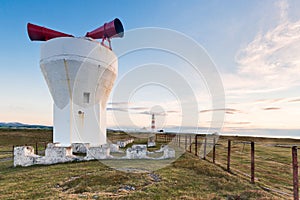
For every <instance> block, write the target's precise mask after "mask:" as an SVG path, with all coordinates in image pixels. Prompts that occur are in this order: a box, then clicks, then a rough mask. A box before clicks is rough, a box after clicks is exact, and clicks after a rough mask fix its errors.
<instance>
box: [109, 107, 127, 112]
mask: <svg viewBox="0 0 300 200" xmlns="http://www.w3.org/2000/svg"><path fill="white" fill-rule="evenodd" d="M106 110H107V111H121V112H128V110H127V109H126V108H115V107H114V108H106Z"/></svg>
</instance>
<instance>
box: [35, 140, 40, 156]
mask: <svg viewBox="0 0 300 200" xmlns="http://www.w3.org/2000/svg"><path fill="white" fill-rule="evenodd" d="M35 154H36V155H38V154H39V151H38V143H37V142H36V143H35Z"/></svg>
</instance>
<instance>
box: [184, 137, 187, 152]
mask: <svg viewBox="0 0 300 200" xmlns="http://www.w3.org/2000/svg"><path fill="white" fill-rule="evenodd" d="M186 147H187V136H186V135H185V136H184V150H185V151H186Z"/></svg>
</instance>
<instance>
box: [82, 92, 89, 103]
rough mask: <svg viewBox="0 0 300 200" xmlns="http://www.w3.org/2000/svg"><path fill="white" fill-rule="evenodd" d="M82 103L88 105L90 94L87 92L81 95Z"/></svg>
mask: <svg viewBox="0 0 300 200" xmlns="http://www.w3.org/2000/svg"><path fill="white" fill-rule="evenodd" d="M83 103H90V93H89V92H84V93H83Z"/></svg>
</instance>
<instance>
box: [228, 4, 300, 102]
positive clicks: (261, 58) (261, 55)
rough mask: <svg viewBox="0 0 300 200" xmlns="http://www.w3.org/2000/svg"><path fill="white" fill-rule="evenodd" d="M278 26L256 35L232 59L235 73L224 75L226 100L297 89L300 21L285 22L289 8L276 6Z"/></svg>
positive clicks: (299, 74) (299, 58) (298, 83)
mask: <svg viewBox="0 0 300 200" xmlns="http://www.w3.org/2000/svg"><path fill="white" fill-rule="evenodd" d="M277 7H278V8H279V13H278V15H279V17H280V21H279V23H278V24H277V25H276V26H275V27H274V28H272V29H269V30H268V31H266V32H262V31H259V32H258V34H257V35H256V36H255V37H254V39H253V40H252V41H251V42H250V43H248V45H247V46H245V47H244V48H241V49H240V50H239V51H238V52H237V53H236V57H235V61H236V63H237V71H236V73H232V74H224V75H223V80H224V85H225V88H226V90H227V91H226V94H227V95H228V97H233V98H241V97H242V94H247V95H255V94H261V93H274V92H279V91H286V90H289V89H291V88H293V87H295V86H299V85H300V79H299V76H300V54H299V52H300V34H299V33H300V20H298V21H293V22H292V21H290V20H289V19H288V15H287V13H288V8H289V5H288V3H287V2H286V1H279V2H277Z"/></svg>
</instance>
